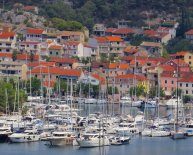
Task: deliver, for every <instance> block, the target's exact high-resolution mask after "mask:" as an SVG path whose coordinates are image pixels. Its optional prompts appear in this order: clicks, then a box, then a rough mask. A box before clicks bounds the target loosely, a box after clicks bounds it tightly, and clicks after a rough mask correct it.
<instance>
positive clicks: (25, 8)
mask: <svg viewBox="0 0 193 155" xmlns="http://www.w3.org/2000/svg"><path fill="white" fill-rule="evenodd" d="M23 9H24V10H26V11H31V10H34V9H35V6H25V7H24V8H23Z"/></svg>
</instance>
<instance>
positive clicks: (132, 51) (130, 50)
mask: <svg viewBox="0 0 193 155" xmlns="http://www.w3.org/2000/svg"><path fill="white" fill-rule="evenodd" d="M139 50H140V49H139V47H138V46H128V47H127V48H125V49H124V52H126V53H130V54H135V53H137V52H139Z"/></svg>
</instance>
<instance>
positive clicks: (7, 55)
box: [0, 52, 12, 58]
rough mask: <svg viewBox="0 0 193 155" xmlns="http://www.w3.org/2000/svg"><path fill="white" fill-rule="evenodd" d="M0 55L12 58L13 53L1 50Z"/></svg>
mask: <svg viewBox="0 0 193 155" xmlns="http://www.w3.org/2000/svg"><path fill="white" fill-rule="evenodd" d="M0 57H4V58H5V57H6V58H12V53H4V52H0Z"/></svg>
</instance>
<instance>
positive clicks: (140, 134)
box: [0, 104, 193, 155]
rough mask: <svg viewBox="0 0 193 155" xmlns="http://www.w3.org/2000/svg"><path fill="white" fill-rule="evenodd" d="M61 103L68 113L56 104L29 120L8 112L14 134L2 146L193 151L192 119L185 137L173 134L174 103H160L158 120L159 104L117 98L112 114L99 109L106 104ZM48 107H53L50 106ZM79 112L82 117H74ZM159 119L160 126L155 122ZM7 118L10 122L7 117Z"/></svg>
mask: <svg viewBox="0 0 193 155" xmlns="http://www.w3.org/2000/svg"><path fill="white" fill-rule="evenodd" d="M62 107H65V108H64V109H66V110H64V111H65V112H63V113H61V111H60V110H57V108H56V109H54V110H53V111H54V114H53V113H52V114H47V116H45V117H44V118H42V119H38V118H35V116H33V117H32V116H31V120H30V121H29V120H28V119H29V118H30V117H29V116H28V117H25V120H24V119H23V120H22V121H20V122H19V123H18V119H16V120H15V123H14V119H13V120H12V123H10V122H11V119H10V118H11V116H9V117H10V118H7V120H6V121H7V122H9V123H10V124H12V125H10V127H11V128H12V129H9V128H7V132H8V131H10V130H11V132H8V135H9V136H8V137H9V140H8V141H6V142H4V143H0V149H1V152H2V153H3V154H7V155H9V154H21V155H24V154H48V155H49V154H55V153H57V154H71V153H73V154H80V155H81V154H84V155H86V154H94V155H95V154H96V155H100V154H101V155H103V154H106V155H108V154H111V155H115V154H118V153H119V154H125V152H128V153H129V154H139V155H146V154H154V153H155V152H156V154H157V155H161V154H165V155H181V154H184V153H186V154H187V155H189V154H191V153H192V151H193V147H192V142H193V138H192V137H189V136H191V135H192V132H191V130H192V126H191V123H189V124H187V125H186V124H185V123H184V124H183V125H182V126H181V128H182V129H184V131H187V133H186V136H187V137H186V139H182V140H177V141H176V140H173V139H172V137H171V133H172V131H173V124H174V122H172V120H173V118H174V116H175V109H170V108H169V109H168V108H167V106H160V108H159V115H160V118H162V119H160V121H157V120H156V119H154V121H153V122H152V121H150V120H151V119H153V118H154V117H157V108H145V109H143V108H137V107H130V106H120V105H119V104H115V105H114V106H110V105H109V110H108V112H109V114H108V115H107V114H102V113H100V112H104V113H105V112H106V111H107V109H106V108H107V105H106V104H104V105H103V104H81V106H80V105H77V104H72V107H73V110H72V109H71V108H70V109H68V108H69V107H68V105H67V104H64V105H63V106H62ZM113 107H114V109H113ZM35 109H36V108H35ZM183 109H184V113H185V114H187V115H186V117H187V116H189V115H188V114H190V113H191V112H192V111H191V109H190V108H189V107H188V108H183ZM53 111H52V112H53ZM88 111H89V112H90V113H88ZM31 112H32V111H31ZM47 112H48V110H47ZM49 113H51V112H50V111H49ZM73 113H74V114H73ZM180 113H181V112H180ZM110 114H111V115H110ZM112 114H114V115H112ZM57 115H58V116H57ZM61 115H63V117H61ZM80 115H81V117H80ZM78 116H79V117H78ZM86 116H87V117H86ZM68 117H71V118H68ZM2 118H3V117H1V122H2ZM18 118H19V117H18ZM27 118H28V119H27ZM75 118H76V119H77V118H79V119H77V120H75ZM99 118H100V119H99ZM115 118H116V119H115ZM118 118H119V119H118ZM47 119H49V121H48V120H47ZM73 119H74V120H73ZM186 119H187V118H186ZM46 120H47V121H46ZM53 120H54V121H53ZM56 120H57V121H58V122H57V121H56ZM112 120H114V121H112ZM184 120H185V116H184ZM41 121H42V122H41ZM169 121H170V122H169ZM24 122H25V123H24ZM32 122H33V123H32ZM37 122H39V123H37ZM156 122H157V123H159V126H160V127H158V126H157V125H156ZM22 123H23V126H22ZM41 123H43V124H41ZM172 123H173V124H172ZM4 124H6V126H8V123H4ZM40 124H41V125H40ZM78 124H79V125H78ZM145 124H146V125H145ZM152 124H153V125H152ZM1 125H2V123H1ZM19 126H20V130H21V129H23V130H24V131H20V133H18V131H16V130H18V127H19ZM3 127H4V128H5V125H4V126H1V135H2V129H3ZM184 127H187V128H184ZM13 129H14V131H13ZM14 132H15V133H14ZM188 132H189V133H188ZM14 138H15V139H14ZM152 145H153V147H152ZM9 148H11V149H9ZM163 148H164V149H163ZM16 150H17V152H16Z"/></svg>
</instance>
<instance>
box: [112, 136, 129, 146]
mask: <svg viewBox="0 0 193 155" xmlns="http://www.w3.org/2000/svg"><path fill="white" fill-rule="evenodd" d="M130 140H131V139H130V137H125V136H115V137H113V138H110V139H109V141H110V144H111V145H124V144H129V142H130Z"/></svg>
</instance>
